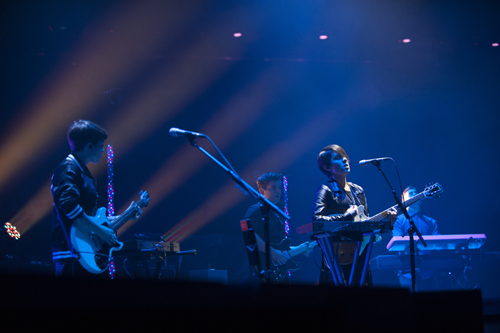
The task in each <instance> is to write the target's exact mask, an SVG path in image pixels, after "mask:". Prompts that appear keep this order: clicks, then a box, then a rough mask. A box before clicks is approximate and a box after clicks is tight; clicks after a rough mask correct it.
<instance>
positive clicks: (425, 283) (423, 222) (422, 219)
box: [392, 186, 439, 290]
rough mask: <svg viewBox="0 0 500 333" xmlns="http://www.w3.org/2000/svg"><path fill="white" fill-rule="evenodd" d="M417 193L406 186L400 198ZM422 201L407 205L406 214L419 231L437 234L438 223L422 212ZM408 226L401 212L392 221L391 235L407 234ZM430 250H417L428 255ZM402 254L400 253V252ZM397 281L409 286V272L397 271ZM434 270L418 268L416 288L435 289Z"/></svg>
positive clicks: (408, 223) (403, 199) (409, 196)
mask: <svg viewBox="0 0 500 333" xmlns="http://www.w3.org/2000/svg"><path fill="white" fill-rule="evenodd" d="M416 194H418V192H417V189H416V188H415V187H413V186H409V187H407V188H406V189H405V190H404V191H403V194H402V195H401V200H402V201H406V200H408V199H410V198H412V197H414V196H415V195H416ZM421 203H422V201H418V202H416V203H414V204H413V205H411V206H410V207H407V208H406V209H407V210H408V215H410V218H411V219H412V220H413V222H414V223H415V226H416V227H417V228H418V230H420V233H421V234H422V235H423V236H425V235H439V230H438V225H437V222H436V220H435V219H433V218H432V217H429V216H426V215H424V214H422V212H421V209H420V205H421ZM409 228H410V221H409V220H408V219H407V218H406V217H405V216H404V214H401V215H400V216H398V218H397V219H396V222H395V223H394V229H393V230H392V236H408V229H409ZM424 238H425V237H424ZM430 253H431V251H426V250H421V251H419V252H418V254H420V255H429V254H430ZM401 254H402V253H401ZM397 274H398V277H399V283H400V284H401V286H403V287H407V288H411V274H410V272H407V271H399V272H397ZM433 277H434V272H433V271H431V270H419V272H418V274H417V279H416V289H417V290H432V289H435V285H436V283H435V281H434V279H433Z"/></svg>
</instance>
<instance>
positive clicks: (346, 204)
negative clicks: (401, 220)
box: [312, 145, 397, 286]
mask: <svg viewBox="0 0 500 333" xmlns="http://www.w3.org/2000/svg"><path fill="white" fill-rule="evenodd" d="M318 167H319V169H320V170H321V172H323V173H324V174H325V175H326V176H327V177H328V178H329V180H328V182H327V183H325V184H323V185H321V186H320V187H319V189H318V191H317V192H316V199H315V200H314V205H313V212H312V220H313V221H354V217H355V216H356V214H358V209H357V208H358V206H364V211H365V212H366V214H368V206H367V204H366V197H365V192H364V190H363V188H362V187H361V186H358V185H356V184H353V183H349V182H347V180H346V176H347V174H348V173H349V172H350V171H351V169H350V166H349V156H347V153H346V152H345V150H344V149H343V148H342V147H340V146H338V145H329V146H326V147H325V148H323V149H322V150H321V152H320V153H319V155H318ZM396 216H397V212H396V210H395V209H394V208H392V209H391V210H389V211H388V216H387V217H388V218H389V220H390V221H391V222H392V223H394V221H395V220H396ZM354 249H355V244H354V243H337V246H336V249H335V252H336V253H337V255H338V257H339V261H340V262H341V263H342V271H343V275H344V278H346V277H347V279H349V276H350V274H351V269H352V258H350V257H351V256H352V255H354ZM365 255H366V251H363V252H362V253H361V257H360V259H362V260H364V258H365V257H364V256H365ZM354 274H355V275H354V281H355V283H357V284H358V285H359V281H360V280H361V271H358V272H355V273H354ZM331 283H333V279H332V275H331V272H330V270H329V268H328V267H326V265H325V260H323V265H322V267H321V275H320V284H331ZM366 285H367V286H372V279H371V273H368V276H367V279H366Z"/></svg>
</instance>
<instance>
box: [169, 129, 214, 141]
mask: <svg viewBox="0 0 500 333" xmlns="http://www.w3.org/2000/svg"><path fill="white" fill-rule="evenodd" d="M168 132H169V133H170V135H171V136H181V135H184V136H188V137H189V136H191V137H193V136H194V137H198V138H206V137H207V136H206V135H205V134H202V133H196V132H191V131H186V130H181V129H180V128H177V127H172V128H170V130H169V131H168Z"/></svg>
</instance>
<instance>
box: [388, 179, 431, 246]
mask: <svg viewBox="0 0 500 333" xmlns="http://www.w3.org/2000/svg"><path fill="white" fill-rule="evenodd" d="M416 194H417V189H416V188H415V187H413V186H409V187H407V188H406V189H405V190H404V191H403V195H402V198H401V200H403V201H405V200H408V199H410V198H412V197H414V196H415V195H416ZM421 203H422V201H418V202H416V203H414V204H413V205H411V206H410V207H408V208H407V210H408V215H410V218H411V219H412V220H413V222H414V223H415V226H416V227H417V228H418V230H420V233H421V234H422V235H439V231H438V225H437V223H436V220H435V219H433V218H431V217H428V216H425V215H424V214H422V212H421V211H420V205H421ZM409 228H410V221H408V219H407V218H406V217H405V216H404V215H403V214H401V215H400V216H398V218H397V219H396V222H395V223H394V229H393V230H392V236H406V235H407V234H408V229H409Z"/></svg>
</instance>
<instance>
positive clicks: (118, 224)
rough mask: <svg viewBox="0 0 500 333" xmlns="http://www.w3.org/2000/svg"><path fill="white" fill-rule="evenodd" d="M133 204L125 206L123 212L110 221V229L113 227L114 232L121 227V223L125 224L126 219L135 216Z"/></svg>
mask: <svg viewBox="0 0 500 333" xmlns="http://www.w3.org/2000/svg"><path fill="white" fill-rule="evenodd" d="M135 214H136V213H135V206H131V207H129V208H127V210H126V211H125V212H123V214H121V215H120V216H119V217H118V218H117V219H116V220H114V221H113V222H111V223H110V225H109V226H110V227H111V229H113V231H114V232H116V231H117V230H118V229H120V228H121V226H122V225H124V224H125V222H127V221H128V220H130V219H132V218H133V217H134V216H135Z"/></svg>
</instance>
